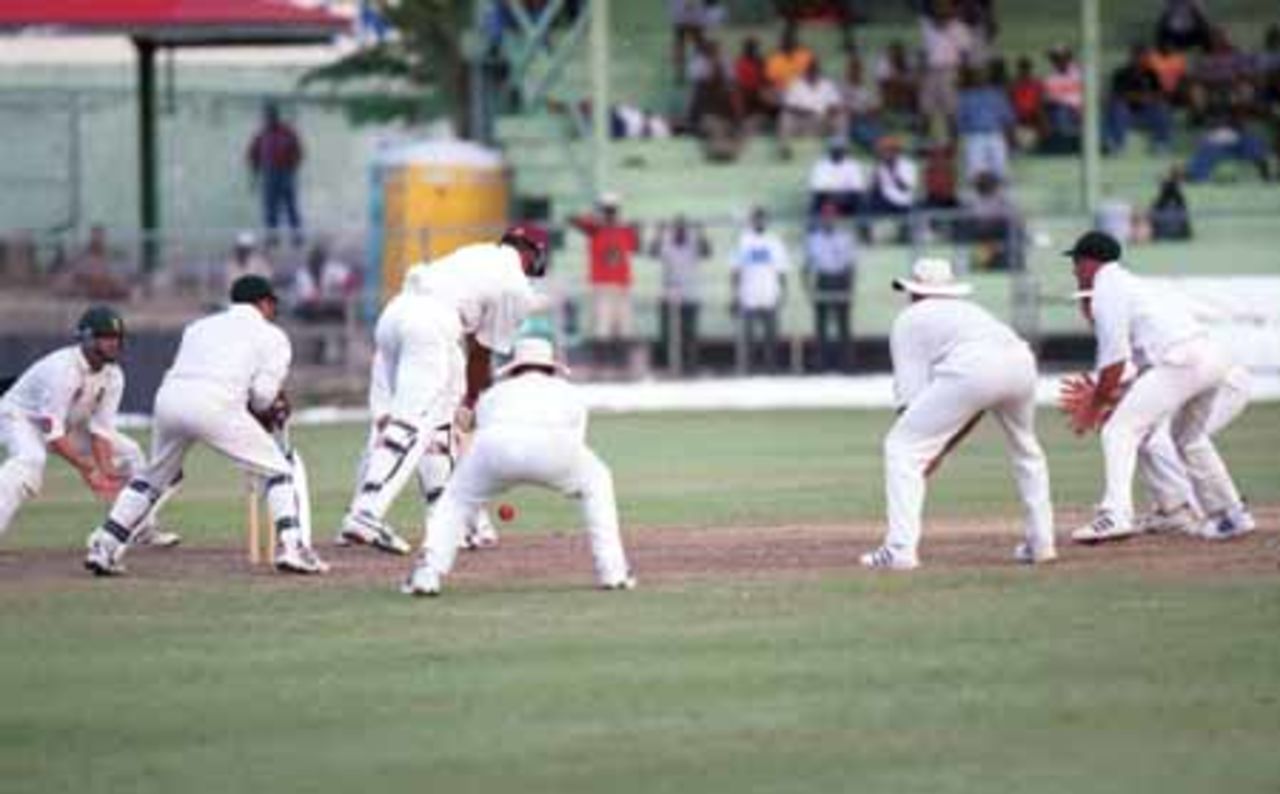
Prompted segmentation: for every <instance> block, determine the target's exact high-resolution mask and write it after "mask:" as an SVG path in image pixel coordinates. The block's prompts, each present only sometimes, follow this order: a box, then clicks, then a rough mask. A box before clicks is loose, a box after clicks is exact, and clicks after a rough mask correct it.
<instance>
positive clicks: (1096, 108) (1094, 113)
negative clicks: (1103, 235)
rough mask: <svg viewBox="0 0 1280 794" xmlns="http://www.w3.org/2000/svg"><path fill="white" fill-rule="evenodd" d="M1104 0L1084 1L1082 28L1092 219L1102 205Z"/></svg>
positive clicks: (1085, 188)
mask: <svg viewBox="0 0 1280 794" xmlns="http://www.w3.org/2000/svg"><path fill="white" fill-rule="evenodd" d="M1099 2H1100V0H1080V31H1081V40H1082V41H1083V44H1084V47H1083V50H1084V52H1083V57H1082V61H1081V65H1082V67H1083V69H1084V74H1083V75H1081V76H1082V77H1083V78H1084V112H1083V114H1082V115H1081V131H1082V134H1081V148H1082V152H1081V154H1082V155H1083V162H1084V165H1083V170H1082V172H1081V179H1082V182H1083V184H1082V185H1081V189H1082V192H1083V197H1082V198H1083V199H1084V208H1085V212H1087V213H1088V215H1089V218H1090V221H1092V219H1093V217H1094V216H1095V215H1096V213H1097V211H1098V205H1099V204H1100V203H1101V198H1102V190H1101V187H1102V185H1101V179H1102V152H1101V135H1100V132H1101V127H1102V113H1101V110H1102V103H1101V91H1100V90H1099V83H1098V79H1099V77H1098V76H1099V64H1098V60H1099V52H1098V39H1099V35H1100V33H1099V30H1098V28H1099V22H1098V19H1099V16H1098V4H1099Z"/></svg>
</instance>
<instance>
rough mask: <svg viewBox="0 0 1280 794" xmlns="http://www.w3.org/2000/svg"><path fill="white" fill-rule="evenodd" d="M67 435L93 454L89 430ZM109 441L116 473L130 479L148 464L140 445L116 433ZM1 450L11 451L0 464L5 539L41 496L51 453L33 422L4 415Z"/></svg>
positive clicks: (71, 430)
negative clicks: (29, 503) (15, 520)
mask: <svg viewBox="0 0 1280 794" xmlns="http://www.w3.org/2000/svg"><path fill="white" fill-rule="evenodd" d="M67 432H68V434H69V435H70V436H71V440H72V443H73V444H75V446H76V448H77V449H79V450H80V451H82V452H86V453H87V452H89V450H90V436H89V429H88V428H87V427H75V428H69V429H68V431H67ZM105 437H106V439H107V441H108V442H109V443H110V444H111V465H112V466H113V467H114V468H115V470H116V471H118V472H122V473H123V474H124V475H125V476H127V477H132V476H134V475H136V474H138V473H139V472H140V471H141V470H142V468H143V466H144V464H145V463H146V458H145V457H144V456H143V454H142V448H141V447H139V446H138V442H136V441H134V440H133V439H132V438H129V437H128V436H126V435H125V434H123V433H121V432H119V431H116V430H113V431H112V432H110V433H109V434H107V435H106V436H105ZM0 446H2V447H4V448H5V449H6V450H7V451H8V455H7V457H6V458H5V461H4V463H3V464H0V535H3V534H4V533H5V532H6V531H7V530H8V529H9V525H10V523H12V521H13V517H14V516H15V515H16V514H17V512H18V510H19V509H20V508H21V507H22V505H23V503H24V502H26V501H27V500H28V499H31V498H33V497H35V496H36V495H38V494H39V493H40V489H41V488H42V487H43V486H44V469H45V464H46V463H47V461H48V457H49V452H48V447H47V445H46V443H45V440H44V436H43V435H41V433H40V431H39V429H37V428H36V426H35V425H34V424H32V422H31V420H29V419H28V418H26V417H25V416H22V415H20V414H14V413H9V412H0ZM145 523H149V522H144V524H145Z"/></svg>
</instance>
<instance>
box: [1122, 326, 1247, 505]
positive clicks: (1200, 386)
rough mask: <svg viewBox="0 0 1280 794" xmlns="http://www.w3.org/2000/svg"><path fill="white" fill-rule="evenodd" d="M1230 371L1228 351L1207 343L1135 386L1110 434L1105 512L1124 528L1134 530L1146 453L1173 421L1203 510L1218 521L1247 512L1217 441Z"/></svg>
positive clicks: (1198, 342)
mask: <svg viewBox="0 0 1280 794" xmlns="http://www.w3.org/2000/svg"><path fill="white" fill-rule="evenodd" d="M1230 367H1231V365H1230V362H1229V361H1228V359H1227V357H1226V356H1225V355H1224V354H1223V353H1222V351H1221V350H1219V349H1218V347H1217V346H1216V345H1214V344H1213V343H1212V342H1210V341H1209V340H1208V339H1206V338H1204V337H1200V338H1196V339H1190V340H1187V341H1185V342H1181V343H1179V344H1178V345H1176V346H1175V347H1174V348H1172V349H1170V350H1169V351H1166V353H1165V355H1164V360H1163V361H1162V362H1161V363H1159V364H1156V365H1155V366H1153V367H1150V368H1149V369H1146V370H1144V371H1143V372H1142V373H1140V374H1139V375H1138V377H1137V378H1135V379H1134V381H1133V384H1132V385H1131V386H1130V387H1129V390H1128V391H1127V392H1125V395H1124V396H1123V397H1122V398H1121V399H1120V404H1119V405H1117V406H1116V409H1115V411H1114V412H1113V413H1112V414H1111V418H1110V419H1108V420H1107V422H1106V424H1105V425H1103V428H1102V453H1103V458H1104V462H1105V464H1106V490H1105V492H1104V493H1103V496H1102V502H1101V503H1100V504H1099V505H1098V509H1099V510H1103V511H1106V512H1109V513H1110V514H1111V515H1112V516H1113V517H1114V518H1115V519H1116V521H1117V522H1118V523H1120V524H1121V525H1124V526H1128V525H1130V524H1132V522H1133V475H1134V470H1135V468H1136V466H1137V460H1138V447H1139V445H1140V444H1141V443H1142V441H1143V440H1144V439H1146V438H1147V437H1148V436H1149V435H1150V434H1151V432H1152V431H1154V430H1155V429H1156V427H1157V426H1158V425H1159V424H1160V423H1161V422H1164V421H1165V420H1168V421H1169V431H1170V434H1171V436H1172V438H1173V445H1174V447H1175V448H1176V450H1177V454H1178V457H1179V458H1181V460H1182V464H1183V466H1184V468H1185V469H1186V475H1187V479H1188V480H1190V482H1191V490H1192V491H1193V492H1194V494H1195V497H1196V500H1197V501H1198V502H1199V503H1200V507H1201V509H1202V510H1204V511H1205V513H1206V514H1208V515H1211V516H1212V515H1218V514H1220V513H1222V512H1224V511H1226V510H1228V509H1230V508H1232V507H1235V506H1237V505H1239V504H1240V494H1239V492H1238V491H1237V490H1236V485H1235V483H1234V482H1233V481H1232V479H1231V474H1230V472H1228V471H1227V467H1226V464H1225V463H1223V462H1222V457H1221V456H1220V455H1219V454H1218V450H1217V448H1216V447H1214V445H1213V440H1212V439H1211V438H1210V423H1209V422H1210V418H1211V416H1212V415H1213V406H1214V403H1215V401H1216V400H1217V399H1218V397H1219V396H1220V395H1221V394H1223V391H1224V389H1225V388H1226V387H1227V375H1228V373H1229V371H1230ZM1228 399H1229V398H1228Z"/></svg>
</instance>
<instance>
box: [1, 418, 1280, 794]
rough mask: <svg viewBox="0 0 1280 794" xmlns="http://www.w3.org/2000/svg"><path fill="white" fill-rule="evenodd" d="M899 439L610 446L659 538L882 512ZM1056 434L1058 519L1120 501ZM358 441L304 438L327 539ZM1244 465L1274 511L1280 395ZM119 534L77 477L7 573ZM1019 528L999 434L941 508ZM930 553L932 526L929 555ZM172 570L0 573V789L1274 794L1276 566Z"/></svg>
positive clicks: (543, 526) (184, 505)
mask: <svg viewBox="0 0 1280 794" xmlns="http://www.w3.org/2000/svg"><path fill="white" fill-rule="evenodd" d="M890 419H891V417H890V416H889V414H888V413H886V412H841V411H822V412H779V413H720V414H672V415H639V416H601V417H598V418H597V419H596V421H595V424H594V426H593V433H592V435H593V439H594V441H595V445H596V447H597V449H599V450H600V451H601V453H602V454H603V455H604V456H605V457H606V458H607V459H608V460H609V461H610V462H611V464H612V465H613V468H614V472H615V476H616V479H617V483H618V490H619V494H620V499H621V507H622V511H623V516H624V521H625V523H626V524H627V527H628V530H629V532H630V533H631V537H632V538H633V539H637V538H642V537H643V536H644V533H645V530H644V529H643V528H642V527H650V526H665V527H683V528H686V529H687V531H689V532H697V531H699V527H721V528H723V527H729V526H735V525H753V526H772V525H780V526H781V525H791V526H795V525H801V524H806V523H812V524H832V523H845V522H849V523H854V522H865V521H867V520H874V519H875V518H876V517H877V516H878V515H879V513H880V510H881V504H882V497H881V494H880V491H881V483H880V473H879V471H880V470H879V459H878V448H879V443H880V439H881V438H882V436H883V432H884V430H885V429H886V428H887V426H888V424H889V422H890ZM1041 424H1042V431H1043V434H1044V441H1045V443H1046V446H1047V447H1048V449H1049V453H1050V463H1051V466H1052V469H1053V475H1054V492H1055V498H1056V500H1057V502H1058V505H1059V507H1062V508H1074V509H1076V510H1079V509H1080V508H1083V507H1085V506H1087V505H1088V503H1089V502H1091V501H1092V500H1093V499H1095V498H1096V496H1097V491H1098V488H1099V485H1100V482H1099V481H1100V476H1101V473H1100V468H1099V458H1098V454H1097V450H1096V440H1094V439H1086V440H1077V439H1074V438H1072V437H1070V436H1069V435H1068V434H1067V433H1066V432H1065V431H1064V430H1063V429H1062V426H1061V422H1059V421H1057V419H1056V417H1053V418H1051V417H1050V416H1049V414H1048V413H1046V414H1044V415H1043V418H1042V423H1041ZM360 437H361V429H360V428H355V427H332V428H313V429H304V430H301V431H299V432H298V433H297V440H298V441H299V443H300V445H301V447H302V448H303V449H304V451H305V452H307V453H308V456H309V460H310V462H311V468H312V479H313V481H314V493H315V500H316V513H317V519H318V520H317V535H318V537H319V538H320V539H321V540H322V541H324V540H327V538H328V537H329V534H330V531H331V528H332V526H333V524H334V522H335V521H336V519H337V516H338V514H339V511H340V510H341V508H342V506H343V502H344V500H345V497H346V493H347V490H348V488H349V487H350V485H349V482H348V480H349V477H350V470H351V467H352V462H353V459H354V456H355V454H356V451H357V448H358V446H359V443H360ZM1222 447H1223V449H1224V450H1225V453H1226V455H1227V458H1228V461H1229V462H1230V463H1231V464H1232V466H1233V468H1234V469H1235V471H1236V473H1237V475H1238V477H1239V480H1240V482H1241V485H1242V487H1243V488H1244V490H1245V491H1246V492H1247V493H1248V494H1249V495H1250V496H1251V498H1252V499H1253V500H1254V501H1255V502H1257V503H1259V504H1269V505H1275V504H1277V503H1280V469H1278V468H1277V465H1276V463H1275V461H1276V454H1275V450H1276V449H1277V448H1280V406H1271V405H1267V406H1254V407H1252V408H1250V409H1249V411H1248V412H1247V413H1246V414H1245V416H1244V417H1243V418H1242V419H1241V420H1240V421H1238V422H1237V423H1236V425H1234V426H1233V427H1231V428H1229V429H1228V431H1227V432H1226V433H1225V434H1224V437H1223V440H1222ZM188 482H189V483H190V485H189V486H188V487H187V489H186V490H185V491H184V493H183V495H182V496H181V497H180V498H179V500H177V502H176V503H175V504H174V505H173V506H172V510H170V511H169V513H168V515H169V517H170V518H171V523H173V524H174V525H175V526H176V527H179V528H181V529H182V530H183V532H184V535H185V536H186V538H187V539H188V541H189V542H190V543H191V544H192V545H195V546H228V545H231V544H233V543H234V544H237V545H238V544H240V543H241V542H242V540H243V531H242V529H241V522H242V518H241V515H242V513H243V504H242V497H241V495H240V494H241V490H240V489H241V484H240V481H239V478H238V476H237V475H235V474H233V473H232V472H231V471H230V470H229V469H228V468H227V467H226V466H225V465H224V464H223V463H221V462H220V461H217V460H216V459H215V458H213V457H212V456H210V455H207V454H205V453H203V452H201V453H198V454H196V455H195V456H193V458H192V459H191V462H190V465H189V467H188ZM403 501H404V504H402V505H400V506H399V507H398V509H397V512H396V518H397V519H398V520H399V521H400V522H401V524H402V525H404V526H405V527H406V528H408V527H410V526H411V525H412V523H413V522H414V521H415V520H416V516H417V512H418V511H417V509H416V507H415V506H414V505H413V504H412V502H413V500H411V499H408V498H406V499H404V500H403ZM512 501H515V502H516V503H517V504H518V505H519V507H520V509H521V515H520V517H519V519H518V520H517V522H516V523H515V524H514V525H512V526H510V527H508V528H507V529H506V530H505V531H506V532H508V533H515V532H521V531H527V532H531V533H546V532H549V531H552V530H558V529H565V528H568V527H570V526H572V524H573V521H574V514H573V512H572V510H571V509H570V508H569V507H568V506H566V505H563V504H560V503H559V502H557V501H556V500H554V499H550V498H544V497H542V496H540V495H538V494H534V493H531V492H530V493H524V492H521V493H517V494H516V495H515V496H514V498H513V500H512ZM100 514H101V509H100V507H98V506H97V505H94V504H92V503H91V502H90V501H89V500H88V499H87V498H86V497H84V496H83V494H82V493H81V491H80V489H79V488H77V487H76V486H75V484H74V483H73V482H72V480H71V478H70V476H69V475H68V472H67V471H66V469H65V467H63V466H61V465H60V464H55V465H53V466H51V470H50V476H49V477H48V482H47V484H46V491H45V494H44V495H43V496H42V497H41V499H40V500H39V501H37V502H35V503H32V504H31V505H29V506H28V508H27V509H26V510H25V511H24V512H23V514H22V515H21V517H20V518H19V520H18V522H17V523H16V525H15V526H14V527H13V528H12V529H11V531H10V533H9V534H8V535H7V536H6V537H5V538H4V541H3V544H4V545H3V547H0V570H3V571H8V572H10V573H14V572H17V571H20V570H21V568H22V565H21V563H22V561H23V559H24V557H27V558H31V557H35V556H39V555H44V558H45V559H47V558H48V556H49V554H50V551H49V550H50V549H63V548H65V549H67V550H68V551H67V552H66V565H67V567H68V569H69V570H70V569H74V568H75V567H76V566H78V564H79V552H78V551H76V550H75V549H78V547H79V546H80V544H81V543H82V542H83V537H84V535H85V533H86V531H87V529H88V528H89V526H90V525H91V524H92V523H93V522H94V521H96V520H97V519H98V518H99V517H100ZM1014 514H1016V505H1015V503H1014V500H1013V494H1012V488H1011V485H1010V478H1009V474H1008V470H1007V467H1006V466H1005V464H1004V459H1003V451H1002V448H1001V445H1000V443H999V439H998V437H997V436H996V434H995V433H994V432H993V431H992V428H990V427H988V426H984V427H983V428H981V429H980V430H979V432H978V433H977V434H976V436H975V437H974V438H973V439H971V443H968V444H967V445H966V446H965V447H963V448H962V449H961V450H960V452H959V453H958V454H957V455H956V456H955V458H954V459H953V460H950V461H949V462H948V464H947V466H946V468H944V470H943V471H942V473H941V474H940V476H939V479H938V481H937V482H936V483H935V487H934V489H933V492H932V493H931V500H930V513H929V515H930V518H931V519H933V520H934V521H935V522H937V521H940V520H942V519H944V518H945V517H948V516H952V517H973V516H981V515H992V516H997V515H998V516H1003V517H1007V516H1011V515H1014ZM1006 523H1008V522H1007V521H1006ZM1273 523H1274V522H1273ZM1069 528H1070V527H1069V526H1063V527H1060V529H1061V530H1066V529H1069ZM706 531H715V530H706ZM778 531H779V532H786V531H788V530H786V529H779V530H778ZM1264 535H1266V536H1267V537H1266V538H1265V539H1264V542H1260V543H1257V544H1256V545H1257V548H1258V549H1259V553H1263V554H1268V555H1271V556H1272V557H1277V556H1280V555H1277V553H1276V545H1275V535H1276V527H1275V526H1272V525H1267V526H1265V528H1264ZM929 540H930V534H929V527H928V526H926V535H925V543H926V547H925V560H926V564H927V562H928V543H929ZM1008 540H1009V542H1008V543H1007V544H1005V543H1004V541H1001V543H1002V544H1004V545H1008V546H1010V547H1011V546H1012V540H1013V539H1012V538H1009V539H1008ZM851 542H856V543H859V544H862V543H864V542H865V541H864V540H862V539H861V538H856V539H853V540H851ZM323 547H324V544H323V542H322V543H321V548H322V549H323ZM1001 551H1002V553H1003V551H1004V548H1003V545H1002V547H1001ZM1225 551H1227V550H1226V549H1224V548H1222V547H1217V546H1209V545H1207V544H1206V545H1205V548H1204V553H1205V554H1206V555H1214V554H1220V553H1223V552H1225ZM174 553H175V554H179V555H181V554H184V553H186V554H191V552H190V551H186V552H184V550H181V549H180V550H178V551H176V552H174ZM492 553H493V554H496V555H500V554H502V553H503V552H502V550H501V549H499V550H498V551H496V552H492ZM1094 553H1097V554H1100V555H1103V554H1107V552H1106V550H1103V549H1100V550H1095V551H1094ZM139 556H140V557H141V556H142V555H139ZM154 559H155V557H154V556H150V557H148V558H147V559H140V560H138V562H137V564H136V565H135V569H136V570H135V574H134V575H133V576H131V577H129V578H126V579H121V580H114V581H94V580H92V579H90V578H89V577H87V576H84V577H80V576H68V577H63V578H61V579H56V578H46V579H38V578H36V579H33V578H25V577H22V576H18V575H13V576H10V577H8V578H7V579H6V580H3V581H0V649H2V650H0V791H3V792H6V794H8V793H9V792H13V793H14V794H17V793H18V792H61V791H66V792H76V793H77V794H86V793H87V792H99V791H101V792H107V791H110V792H184V794H190V793H192V792H243V791H273V792H293V791H299V792H303V791H305V792H347V791H451V792H467V793H468V794H470V793H471V792H504V793H505V792H513V791H518V792H560V793H568V792H680V793H682V794H683V793H684V792H792V791H794V792H824V793H825V792H838V791H858V792H894V793H895V794H896V793H900V792H983V794H988V793H989V792H1006V791H1007V792H1071V794H1079V792H1089V793H1090V794H1094V793H1096V792H1117V794H1119V793H1120V792H1124V793H1126V794H1127V793H1128V792H1143V791H1160V792H1205V791H1230V792H1232V794H1239V793H1241V792H1276V791H1277V790H1280V570H1278V569H1276V568H1275V567H1274V566H1268V567H1267V568H1266V569H1265V570H1266V572H1265V573H1262V572H1261V571H1263V570H1264V569H1263V568H1259V567H1256V566H1255V567H1254V568H1252V569H1251V570H1250V571H1246V572H1241V571H1240V570H1239V569H1236V568H1232V567H1230V566H1224V567H1223V568H1222V569H1221V570H1216V569H1212V568H1209V569H1206V570H1203V571H1198V572H1196V573H1195V574H1193V575H1186V576H1179V575H1173V574H1171V573H1170V572H1168V571H1164V572H1160V573H1157V572H1153V571H1151V570H1149V569H1147V568H1145V567H1143V566H1134V567H1132V568H1129V567H1125V566H1116V565H1112V566H1100V567H1096V568H1084V569H1080V568H1078V567H1076V568H1070V567H1068V568H1060V569H1046V570H1035V571H1032V570H1026V569H1019V568H1016V567H1014V566H1012V565H1008V564H1002V565H999V566H994V565H966V566H946V565H942V566H934V567H929V566H927V565H926V567H925V568H924V569H922V570H921V571H919V572H916V573H914V574H910V575H871V574H869V573H864V572H862V571H859V570H854V569H852V568H836V569H834V570H829V571H824V572H821V573H815V572H808V573H805V574H804V575H801V574H799V573H796V572H791V573H785V572H784V573H779V574H777V575H768V572H767V571H766V572H762V574H764V575H760V576H750V577H728V576H720V577H717V576H712V575H707V576H696V575H695V576H684V577H668V578H665V579H663V578H659V579H657V580H656V581H654V580H645V578H644V570H643V569H642V570H641V571H640V575H641V589H639V590H637V591H635V592H632V593H625V594H623V593H598V592H595V591H593V590H590V589H589V588H588V587H587V586H586V584H587V582H589V574H588V573H587V570H588V562H587V560H586V559H582V560H581V562H580V566H581V570H580V572H579V573H580V574H581V577H580V579H579V580H577V581H579V582H580V583H581V585H582V586H574V585H573V584H569V585H566V584H564V583H563V580H561V581H560V582H558V583H555V584H547V583H545V582H539V581H537V580H534V581H530V580H528V579H525V580H520V581H512V582H510V583H502V582H496V583H494V582H490V583H487V584H483V585H477V584H475V583H466V582H464V583H459V584H458V586H457V587H455V588H454V589H452V590H449V591H448V592H446V594H445V596H444V597H442V598H440V599H437V600H427V601H420V600H411V599H408V598H404V597H402V596H399V595H397V594H395V593H394V590H393V587H394V582H393V581H382V580H372V579H368V578H359V577H355V578H350V577H344V578H334V579H332V580H331V581H328V582H324V583H319V582H311V581H303V580H296V579H286V578H282V577H274V576H267V575H261V576H248V575H242V574H241V573H238V572H233V573H231V574H229V575H228V576H227V577H226V578H225V579H223V578H221V577H218V576H210V575H203V576H200V577H198V578H196V579H194V580H190V581H186V580H183V579H180V578H173V577H159V576H155V575H152V576H150V577H149V576H148V574H147V564H146V563H147V562H148V560H154ZM466 564H467V563H466V562H465V560H464V562H463V565H466ZM559 573H560V574H561V575H563V573H564V572H559Z"/></svg>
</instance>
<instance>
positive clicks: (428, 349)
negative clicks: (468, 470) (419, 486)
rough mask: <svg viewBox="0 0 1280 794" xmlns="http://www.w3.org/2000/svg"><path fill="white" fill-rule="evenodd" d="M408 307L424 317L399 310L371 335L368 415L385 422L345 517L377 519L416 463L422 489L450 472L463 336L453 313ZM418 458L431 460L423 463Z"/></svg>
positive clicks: (373, 438)
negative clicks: (451, 431)
mask: <svg viewBox="0 0 1280 794" xmlns="http://www.w3.org/2000/svg"><path fill="white" fill-rule="evenodd" d="M414 306H416V307H417V308H418V309H420V310H421V309H423V307H426V308H428V309H430V311H420V313H410V312H409V311H407V309H408V308H410V304H405V305H404V308H405V310H404V311H401V310H397V311H395V312H388V313H386V314H384V316H383V317H382V318H381V319H380V320H379V321H378V327H377V329H376V330H375V332H374V338H375V342H376V344H377V351H376V353H375V354H374V360H373V366H372V370H371V372H370V387H369V409H370V412H371V413H372V414H373V417H374V419H375V420H377V419H379V418H381V417H383V416H385V417H386V421H385V422H384V423H383V424H382V426H381V427H378V426H376V425H375V426H374V428H373V429H372V431H371V433H370V436H369V441H368V443H367V444H366V447H365V452H364V456H363V458H362V460H361V464H360V467H359V470H358V472H357V477H356V479H357V481H358V482H357V485H356V492H355V494H354V495H353V497H352V500H351V506H350V507H349V509H348V512H349V513H350V514H355V513H363V514H365V515H368V516H372V517H374V518H376V519H378V520H381V519H383V518H384V517H385V516H386V514H387V511H388V510H389V509H390V508H391V504H392V503H393V502H394V501H395V499H396V497H397V496H398V495H399V494H400V491H401V490H403V488H404V486H405V483H406V482H408V479H409V476H410V475H411V474H413V473H414V471H415V470H418V469H419V464H420V463H422V464H423V465H422V467H421V468H422V472H421V476H422V477H423V482H424V483H426V482H427V481H428V480H433V479H434V480H438V479H441V478H442V477H447V472H448V471H449V470H450V464H449V462H448V461H449V455H450V450H449V426H451V425H452V422H453V414H454V411H456V410H457V408H458V405H459V404H460V403H461V401H462V395H463V391H464V390H465V377H466V359H465V356H464V355H463V351H462V347H461V343H460V340H461V338H462V333H461V329H460V327H459V325H458V320H457V311H456V310H455V309H453V308H452V307H449V306H445V305H443V304H436V303H435V302H434V301H419V302H417V303H416V304H414ZM437 306H439V308H438V309H437V308H436V307H437ZM424 454H427V455H429V456H430V457H431V458H432V460H429V461H426V462H424V461H423V455H424ZM439 472H443V474H441V473H439ZM431 487H432V486H431V485H424V490H429V489H430V488H431Z"/></svg>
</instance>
